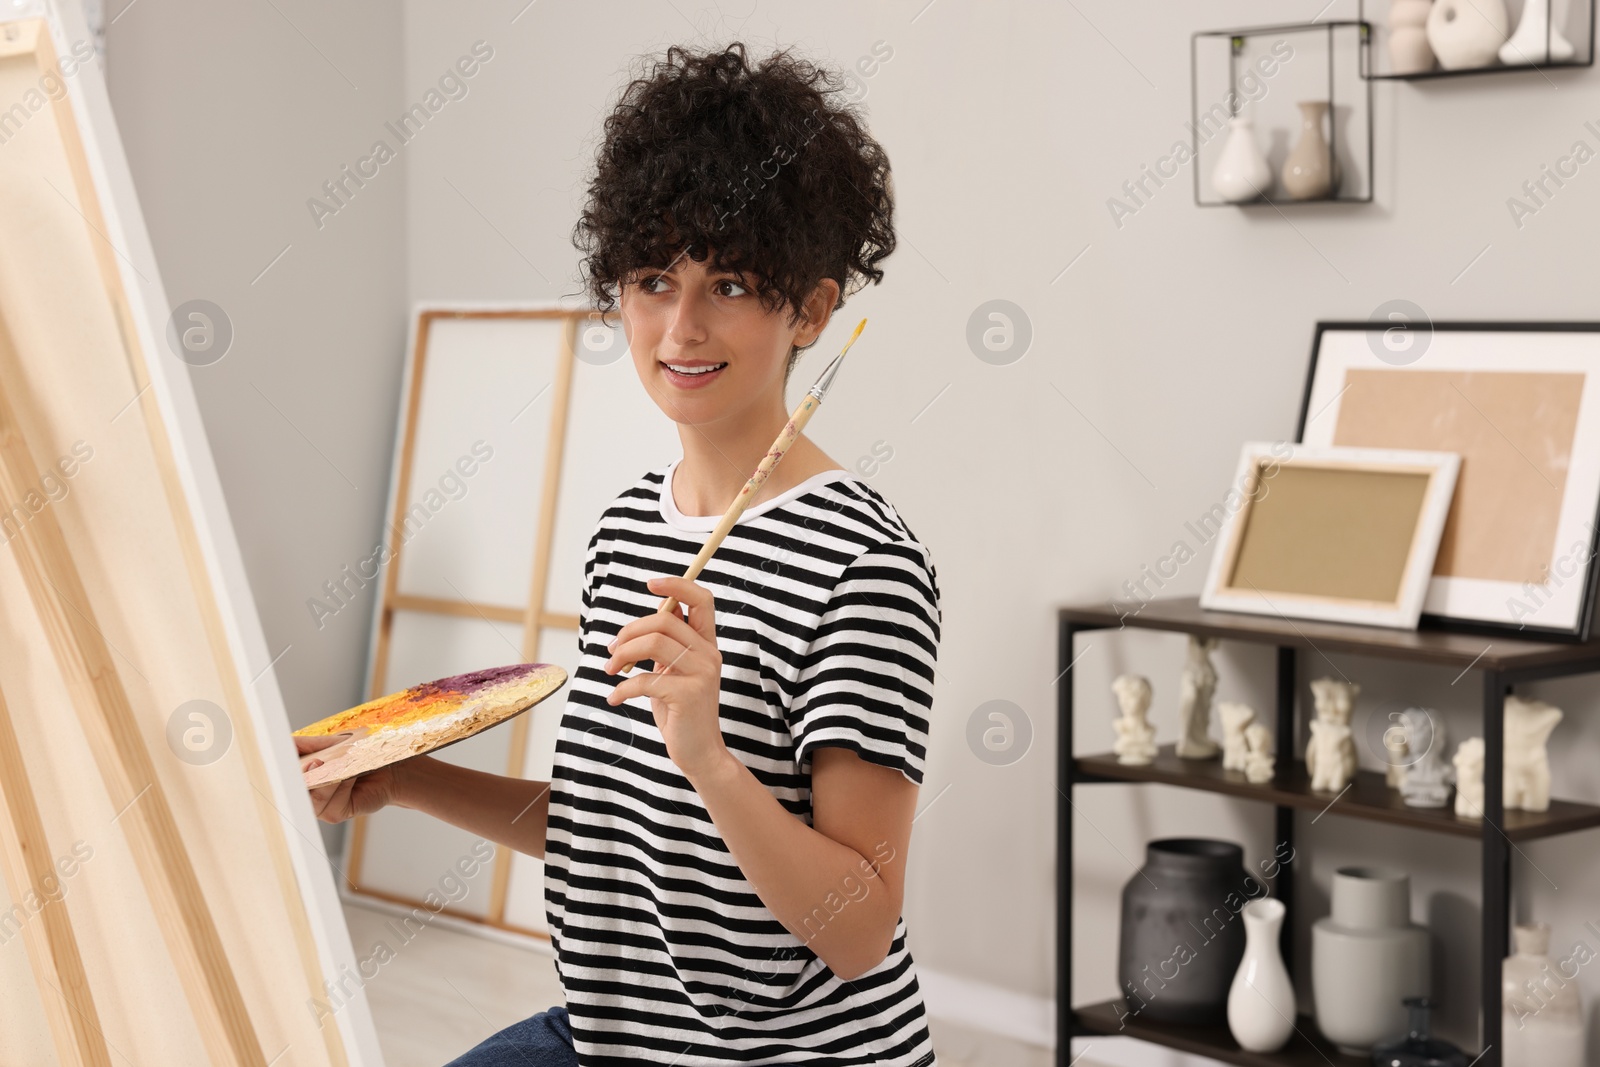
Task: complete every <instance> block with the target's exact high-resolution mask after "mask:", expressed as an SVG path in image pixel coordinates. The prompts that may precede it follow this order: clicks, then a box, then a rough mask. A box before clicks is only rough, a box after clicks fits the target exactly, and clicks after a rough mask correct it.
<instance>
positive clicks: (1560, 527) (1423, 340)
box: [1295, 305, 1600, 642]
mask: <svg viewBox="0 0 1600 1067" xmlns="http://www.w3.org/2000/svg"><path fill="white" fill-rule="evenodd" d="M1380 310H1381V309H1380ZM1407 311H1409V312H1410V313H1409V314H1407ZM1374 318H1375V320H1376V321H1367V322H1319V323H1317V326H1316V332H1315V335H1314V338H1313V341H1312V349H1311V360H1310V366H1309V368H1308V370H1307V375H1306V386H1305V392H1304V395H1303V398H1302V403H1301V410H1300V419H1299V423H1298V426H1297V429H1296V434H1295V437H1296V440H1297V441H1298V442H1300V443H1301V444H1303V445H1307V446H1347V447H1368V448H1421V449H1438V450H1444V451H1453V452H1457V453H1458V454H1460V455H1461V457H1462V472H1461V476H1460V479H1459V484H1458V486H1457V492H1456V494H1455V499H1454V501H1453V502H1452V505H1451V514H1450V516H1449V518H1448V519H1447V521H1446V525H1445V530H1444V534H1443V536H1442V539H1441V542H1440V547H1439V553H1438V556H1437V558H1436V560H1435V572H1434V576H1433V578H1432V580H1431V581H1430V583H1429V587H1428V593H1427V596H1426V597H1425V598H1424V601H1423V608H1422V611H1423V614H1422V618H1421V620H1420V625H1423V626H1428V627H1434V628H1445V629H1451V630H1458V631H1463V632H1471V633H1482V634H1486V635H1495V634H1499V635H1509V636H1523V637H1528V638H1539V639H1543V640H1558V641H1570V642H1583V641H1587V640H1589V639H1590V637H1591V634H1592V632H1593V628H1594V627H1593V618H1594V611H1595V597H1596V579H1597V569H1596V567H1595V554H1596V549H1597V547H1600V538H1597V532H1600V521H1597V520H1600V323H1595V322H1428V321H1427V320H1426V317H1425V316H1423V315H1422V314H1421V312H1420V309H1417V308H1415V307H1414V305H1411V306H1404V307H1402V306H1399V305H1397V308H1396V309H1394V310H1393V314H1391V315H1390V316H1389V320H1390V321H1388V322H1385V321H1384V320H1383V319H1379V318H1378V317H1377V316H1376V315H1375V316H1374Z"/></svg>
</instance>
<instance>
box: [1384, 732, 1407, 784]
mask: <svg viewBox="0 0 1600 1067" xmlns="http://www.w3.org/2000/svg"><path fill="white" fill-rule="evenodd" d="M1383 751H1384V755H1385V756H1386V757H1387V759H1388V769H1387V770H1385V771H1384V781H1385V783H1386V784H1387V785H1388V786H1389V788H1390V789H1403V788H1405V784H1406V764H1407V761H1408V759H1409V757H1410V753H1411V750H1410V749H1409V748H1408V747H1407V746H1406V731H1405V727H1403V726H1401V725H1399V724H1396V725H1394V726H1391V727H1389V728H1388V729H1387V730H1385V731H1384V732H1383Z"/></svg>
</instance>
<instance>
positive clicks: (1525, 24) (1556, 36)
mask: <svg viewBox="0 0 1600 1067" xmlns="http://www.w3.org/2000/svg"><path fill="white" fill-rule="evenodd" d="M1566 14H1567V12H1566V4H1564V3H1557V2H1556V0H1527V2H1526V3H1524V4H1523V6H1522V21H1521V22H1519V23H1517V32H1516V33H1513V34H1512V35H1511V39H1510V40H1508V41H1506V43H1505V44H1503V45H1501V46H1500V62H1502V63H1504V64H1506V65H1507V66H1519V65H1521V66H1526V65H1527V64H1529V63H1549V62H1552V61H1554V62H1556V63H1565V62H1566V61H1567V60H1569V59H1571V58H1572V51H1573V49H1572V42H1571V41H1569V40H1567V39H1566V38H1565V37H1563V36H1561V26H1562V25H1563V24H1564V23H1565V22H1566V21H1567V18H1566ZM1547 33H1548V34H1549V36H1548V37H1546V34H1547Z"/></svg>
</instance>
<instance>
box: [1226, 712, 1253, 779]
mask: <svg viewBox="0 0 1600 1067" xmlns="http://www.w3.org/2000/svg"><path fill="white" fill-rule="evenodd" d="M1217 717H1218V718H1220V719H1221V720H1222V769H1223V770H1225V771H1242V770H1244V761H1245V757H1246V756H1247V755H1249V752H1250V748H1249V746H1248V745H1247V744H1245V740H1244V731H1245V727H1247V726H1249V725H1250V724H1251V723H1253V722H1255V721H1256V709H1255V708H1252V707H1251V706H1250V705H1249V704H1236V703H1233V702H1232V701H1227V700H1224V701H1223V702H1222V703H1220V704H1218V705H1217Z"/></svg>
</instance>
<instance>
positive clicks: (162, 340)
mask: <svg viewBox="0 0 1600 1067" xmlns="http://www.w3.org/2000/svg"><path fill="white" fill-rule="evenodd" d="M29 9H31V16H32V17H21V16H22V15H23V14H29ZM14 13H15V14H16V17H7V18H6V19H0V100H5V101H21V103H20V104H18V107H17V108H15V109H12V110H11V111H8V112H7V113H6V115H7V123H6V124H5V128H4V130H3V144H0V200H3V202H4V204H5V210H4V211H0V542H3V543H0V873H3V875H4V882H3V891H0V1063H6V1064H12V1063H15V1064H30V1065H32V1064H39V1065H45V1064H60V1065H88V1064H95V1065H99V1064H107V1065H109V1064H112V1063H117V1064H147V1063H163V1064H166V1063H171V1064H178V1063H183V1064H190V1063H206V1064H221V1065H252V1067H267V1065H269V1064H287V1063H294V1064H306V1065H328V1067H347V1065H358V1064H374V1065H375V1064H380V1063H381V1062H382V1058H381V1054H380V1053H379V1050H378V1045H377V1037H376V1032H375V1031H374V1029H373V1025H372V1019H371V1016H370V1014H369V1012H368V1009H367V1002H366V999H365V995H364V993H363V991H362V988H361V983H360V981H355V982H351V981H350V978H351V977H352V976H356V977H359V976H358V975H357V961H356V957H355V952H354V950H353V947H352V945H351V943H350V937H349V933H348V931H347V929H346V927H345V923H344V914H343V911H342V910H341V907H340V902H339V898H338V894H337V890H336V889H335V886H334V878H333V871H332V868H331V866H330V864H329V862H328V857H327V855H326V853H325V852H324V851H323V847H322V838H321V835H320V833H319V832H318V827H317V822H316V820H315V818H314V816H313V814H312V810H311V805H310V802H309V799H308V798H307V796H306V790H305V785H304V784H303V782H302V780H301V775H300V769H299V765H298V761H297V759H296V753H295V750H294V745H293V742H292V741H291V740H290V737H289V721H288V717H287V715H286V714H285V711H284V707H283V701H282V699H281V697H280V695H279V691H278V688H277V684H276V680H275V678H274V676H273V673H272V669H271V665H272V657H271V655H269V652H268V648H267V644H266V640H265V637H264V635H263V633H262V629H261V625H260V620H259V619H258V617H257V615H256V610H255V604H254V601H253V599H252V597H251V593H250V587H249V584H248V582H247V581H246V577H245V571H244V566H243V561H242V559H241V556H240V552H239V546H238V543H237V541H236V540H235V538H234V534H233V530H232V528H231V526H230V523H229V518H228V512H227V508H226V504H225V501H224V497H223V494H222V489H221V485H220V483H219V481H218V477H217V471H216V468H215V466H214V465H213V461H212V456H211V451H210V447H209V445H208V443H207V440H206V434H205V428H204V424H203V423H202V421H201V417H200V411H199V407H198V405H197V403H196V400H195V395H194V392H193V389H192V386H191V384H190V379H189V365H190V362H191V360H189V359H187V358H185V357H186V356H190V355H193V354H194V352H195V350H194V349H192V348H190V347H188V346H187V345H182V346H181V347H171V346H169V343H168V341H167V329H168V323H169V321H171V320H172V318H173V317H174V312H173V309H172V308H171V306H170V305H169V304H168V303H167V298H166V294H165V292H164V291H163V287H162V284H161V280H160V272H159V270H158V269H157V266H156V262H155V258H154V255H153V252H152V249H151V244H150V238H149V234H148V233H147V232H146V230H145V225H144V221H143V218H142V216H141V213H140V208H139V202H138V199H137V197H136V196H135V194H134V186H133V182H132V179H131V176H130V174H129V172H128V166H127V160H126V158H125V156H124V154H123V151H122V145H121V141H120V139H119V137H118V134H117V129H116V125H115V122H114V119H113V116H112V112H111V108H110V105H109V101H108V100H107V97H106V91H105V84H104V82H103V80H102V77H101V73H100V71H99V69H98V67H97V66H96V65H95V61H94V59H93V50H92V48H89V47H88V46H87V45H86V44H85V42H86V40H87V36H86V35H87V30H86V29H85V27H84V25H83V21H82V15H81V12H80V11H79V9H78V7H77V5H75V4H70V3H68V4H62V5H60V6H59V7H56V6H51V5H36V4H26V3H24V4H19V5H16V6H15V8H14ZM69 68H70V69H69ZM196 313H197V314H202V313H200V312H196ZM219 354H220V353H219Z"/></svg>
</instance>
